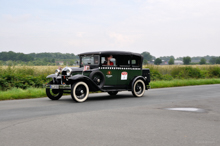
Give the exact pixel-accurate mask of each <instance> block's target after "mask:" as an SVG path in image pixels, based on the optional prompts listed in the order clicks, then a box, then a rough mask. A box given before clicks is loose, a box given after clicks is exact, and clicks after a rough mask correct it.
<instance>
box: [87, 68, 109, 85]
mask: <svg viewBox="0 0 220 146" xmlns="http://www.w3.org/2000/svg"><path fill="white" fill-rule="evenodd" d="M89 78H90V79H91V80H92V81H93V82H95V83H96V85H97V86H98V87H99V88H102V87H103V86H104V84H105V76H104V74H103V73H102V72H101V71H93V72H91V73H90V75H89Z"/></svg>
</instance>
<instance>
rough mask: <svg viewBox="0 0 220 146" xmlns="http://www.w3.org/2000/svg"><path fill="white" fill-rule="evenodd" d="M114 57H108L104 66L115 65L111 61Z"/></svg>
mask: <svg viewBox="0 0 220 146" xmlns="http://www.w3.org/2000/svg"><path fill="white" fill-rule="evenodd" d="M112 57H113V56H112V55H109V56H106V57H105V61H104V63H103V65H114V63H113V62H111V61H110V60H111V59H112Z"/></svg>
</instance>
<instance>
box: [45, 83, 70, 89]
mask: <svg viewBox="0 0 220 146" xmlns="http://www.w3.org/2000/svg"><path fill="white" fill-rule="evenodd" d="M43 87H44V88H47V89H68V90H70V89H71V85H66V84H63V85H60V84H46V85H43Z"/></svg>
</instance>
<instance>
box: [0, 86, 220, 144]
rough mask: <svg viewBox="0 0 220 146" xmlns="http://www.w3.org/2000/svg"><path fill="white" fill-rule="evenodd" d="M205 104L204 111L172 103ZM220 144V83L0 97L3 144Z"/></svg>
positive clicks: (192, 105)
mask: <svg viewBox="0 0 220 146" xmlns="http://www.w3.org/2000/svg"><path fill="white" fill-rule="evenodd" d="M185 107H188V108H200V109H202V110H203V111H202V112H192V111H170V110H167V108H185ZM50 145H51V146H61V145H62V146H70V145H71V146H84V145H85V146H112V145H114V146H134V145H137V146H142V145H143V146H151V145H152V146H155V145H161V146H179V145H180V146H189V145H190V146H195V145H198V146H203V145H208V146H210V145H211V146H212V145H213V146H219V145H220V85H204V86H188V87H176V88H164V89H151V90H148V91H146V92H145V95H144V97H141V98H136V97H133V96H132V94H131V92H120V93H119V94H118V95H117V96H114V97H110V96H109V95H108V94H107V93H99V94H90V96H89V99H88V100H87V101H86V102H84V103H76V102H74V101H73V100H72V99H71V97H70V96H64V97H62V98H61V99H60V100H59V101H51V100H49V99H48V98H38V99H25V100H11V101H0V146H50Z"/></svg>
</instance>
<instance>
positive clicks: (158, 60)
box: [154, 58, 162, 65]
mask: <svg viewBox="0 0 220 146" xmlns="http://www.w3.org/2000/svg"><path fill="white" fill-rule="evenodd" d="M161 63H162V60H161V59H160V58H157V59H156V60H155V61H154V64H156V65H160V64H161Z"/></svg>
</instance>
